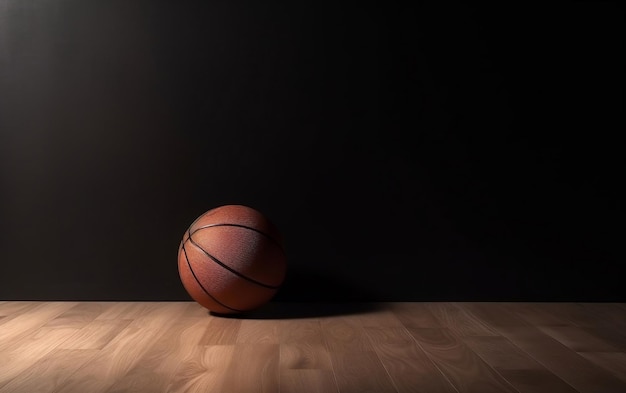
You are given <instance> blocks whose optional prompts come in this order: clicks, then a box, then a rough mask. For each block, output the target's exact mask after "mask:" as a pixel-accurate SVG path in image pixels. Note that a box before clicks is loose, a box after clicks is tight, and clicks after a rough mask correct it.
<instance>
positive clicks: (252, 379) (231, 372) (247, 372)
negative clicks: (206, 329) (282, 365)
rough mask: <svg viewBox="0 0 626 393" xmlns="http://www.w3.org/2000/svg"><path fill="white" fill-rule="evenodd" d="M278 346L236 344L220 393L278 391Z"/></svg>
mask: <svg viewBox="0 0 626 393" xmlns="http://www.w3.org/2000/svg"><path fill="white" fill-rule="evenodd" d="M278 357H279V346H278V344H257V343H246V344H236V345H235V348H234V352H233V357H232V360H231V362H230V365H229V367H228V368H227V369H226V370H225V371H224V379H223V383H222V386H221V389H220V391H222V392H240V393H276V392H278V391H279V371H278Z"/></svg>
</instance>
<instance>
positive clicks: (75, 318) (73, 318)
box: [44, 302, 107, 328]
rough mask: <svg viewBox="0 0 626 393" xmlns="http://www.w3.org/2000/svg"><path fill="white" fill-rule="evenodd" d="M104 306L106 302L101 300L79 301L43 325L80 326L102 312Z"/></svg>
mask: <svg viewBox="0 0 626 393" xmlns="http://www.w3.org/2000/svg"><path fill="white" fill-rule="evenodd" d="M106 307H107V304H106V303H101V302H80V303H78V304H76V305H75V306H74V307H72V308H70V309H69V310H67V311H65V312H64V313H62V314H60V315H58V316H57V317H56V318H53V319H51V320H50V321H49V322H48V323H46V324H45V325H44V326H47V327H70V328H81V327H83V326H85V325H87V324H88V323H89V322H91V321H93V320H94V319H95V318H96V317H98V316H99V315H100V314H102V312H103V311H104V310H105V309H106Z"/></svg>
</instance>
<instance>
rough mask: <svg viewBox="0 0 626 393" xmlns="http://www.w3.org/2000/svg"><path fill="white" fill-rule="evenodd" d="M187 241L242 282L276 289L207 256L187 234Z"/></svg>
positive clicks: (276, 286) (209, 255)
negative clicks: (242, 280) (245, 281)
mask: <svg viewBox="0 0 626 393" xmlns="http://www.w3.org/2000/svg"><path fill="white" fill-rule="evenodd" d="M187 241H190V242H191V243H192V244H193V245H194V246H196V247H198V248H199V249H200V251H202V252H203V253H204V254H205V255H206V256H207V257H209V258H211V260H213V262H215V263H217V264H218V265H220V266H221V267H223V268H224V269H226V270H228V271H229V272H231V273H233V274H234V275H236V276H239V277H241V278H243V279H244V280H247V281H250V282H251V283H253V284H256V285H260V286H262V287H264V288H269V289H278V285H269V284H265V283H262V282H261V281H257V280H255V279H254V278H250V277H248V276H245V275H243V274H241V273H239V272H238V271H237V270H235V269H233V268H232V267H230V266H228V265H226V264H225V263H224V262H222V261H220V260H219V259H217V258H216V257H214V256H213V255H211V254H209V253H208V252H207V251H206V250H205V249H204V248H202V247H200V245H199V244H198V243H196V242H195V241H194V240H193V238H192V237H191V233H190V234H189V238H188V239H187Z"/></svg>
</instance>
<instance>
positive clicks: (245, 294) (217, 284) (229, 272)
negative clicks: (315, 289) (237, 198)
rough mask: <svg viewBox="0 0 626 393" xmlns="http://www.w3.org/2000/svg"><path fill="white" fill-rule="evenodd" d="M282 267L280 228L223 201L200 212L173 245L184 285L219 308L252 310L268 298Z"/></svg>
mask: <svg viewBox="0 0 626 393" xmlns="http://www.w3.org/2000/svg"><path fill="white" fill-rule="evenodd" d="M286 271H287V258H286V254H285V250H284V245H283V241H282V236H281V234H280V233H279V231H278V229H277V228H276V227H275V226H274V225H273V224H272V223H271V222H270V220H269V219H268V218H267V217H266V216H265V215H264V214H262V213H261V212H259V211H258V210H256V209H253V208H251V207H249V206H244V205H224V206H220V207H216V208H214V209H211V210H209V211H207V212H205V213H204V214H202V215H200V216H199V217H198V218H197V219H196V220H195V221H194V222H193V223H192V224H191V225H190V226H189V228H188V229H187V230H186V231H185V234H184V235H183V238H182V241H181V242H180V246H179V248H178V273H179V275H180V279H181V281H182V284H183V286H184V288H185V290H186V291H187V293H189V295H190V296H191V298H192V299H193V300H195V301H196V302H197V303H199V304H200V305H202V306H204V307H205V308H207V309H208V310H210V311H212V312H214V313H218V314H234V313H241V312H244V311H251V310H254V309H257V308H259V307H260V306H262V305H264V304H265V303H267V302H269V301H270V300H271V299H272V297H274V295H275V294H276V292H277V291H278V289H279V288H280V286H281V285H282V283H283V281H284V279H285V275H286Z"/></svg>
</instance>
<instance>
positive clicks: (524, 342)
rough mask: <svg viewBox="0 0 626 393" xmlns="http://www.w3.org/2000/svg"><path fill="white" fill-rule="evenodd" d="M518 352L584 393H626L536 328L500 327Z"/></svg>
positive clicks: (606, 374) (616, 381) (609, 377)
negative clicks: (522, 352) (528, 356)
mask: <svg viewBox="0 0 626 393" xmlns="http://www.w3.org/2000/svg"><path fill="white" fill-rule="evenodd" d="M498 330H499V331H500V332H501V333H502V335H503V336H505V337H506V338H508V339H509V340H510V341H511V342H512V343H513V344H515V345H516V346H517V347H518V348H520V349H521V350H523V351H524V352H526V353H528V354H529V355H530V356H532V357H533V358H534V359H535V360H537V361H538V362H539V363H541V364H543V365H544V366H545V367H546V368H547V369H548V370H550V371H551V372H552V373H554V374H555V375H556V376H558V377H559V378H561V379H562V380H564V381H565V382H567V383H568V384H569V385H571V386H573V387H574V388H575V389H577V390H578V391H579V392H581V393H585V392H589V393H597V392H603V393H618V392H625V391H626V385H625V384H624V383H623V382H622V381H620V380H619V379H618V378H616V377H615V376H613V375H612V374H610V373H609V372H607V371H606V370H604V369H602V368H600V367H598V366H596V365H594V364H593V363H591V362H589V361H588V360H586V359H585V358H583V357H581V356H580V355H578V354H577V353H576V352H574V351H572V350H571V349H569V348H567V347H566V346H565V345H563V344H561V343H560V342H558V341H557V340H555V339H553V338H552V337H550V336H548V335H546V334H545V333H543V332H542V331H541V330H539V329H538V328H536V327H532V326H529V327H499V328H498Z"/></svg>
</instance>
